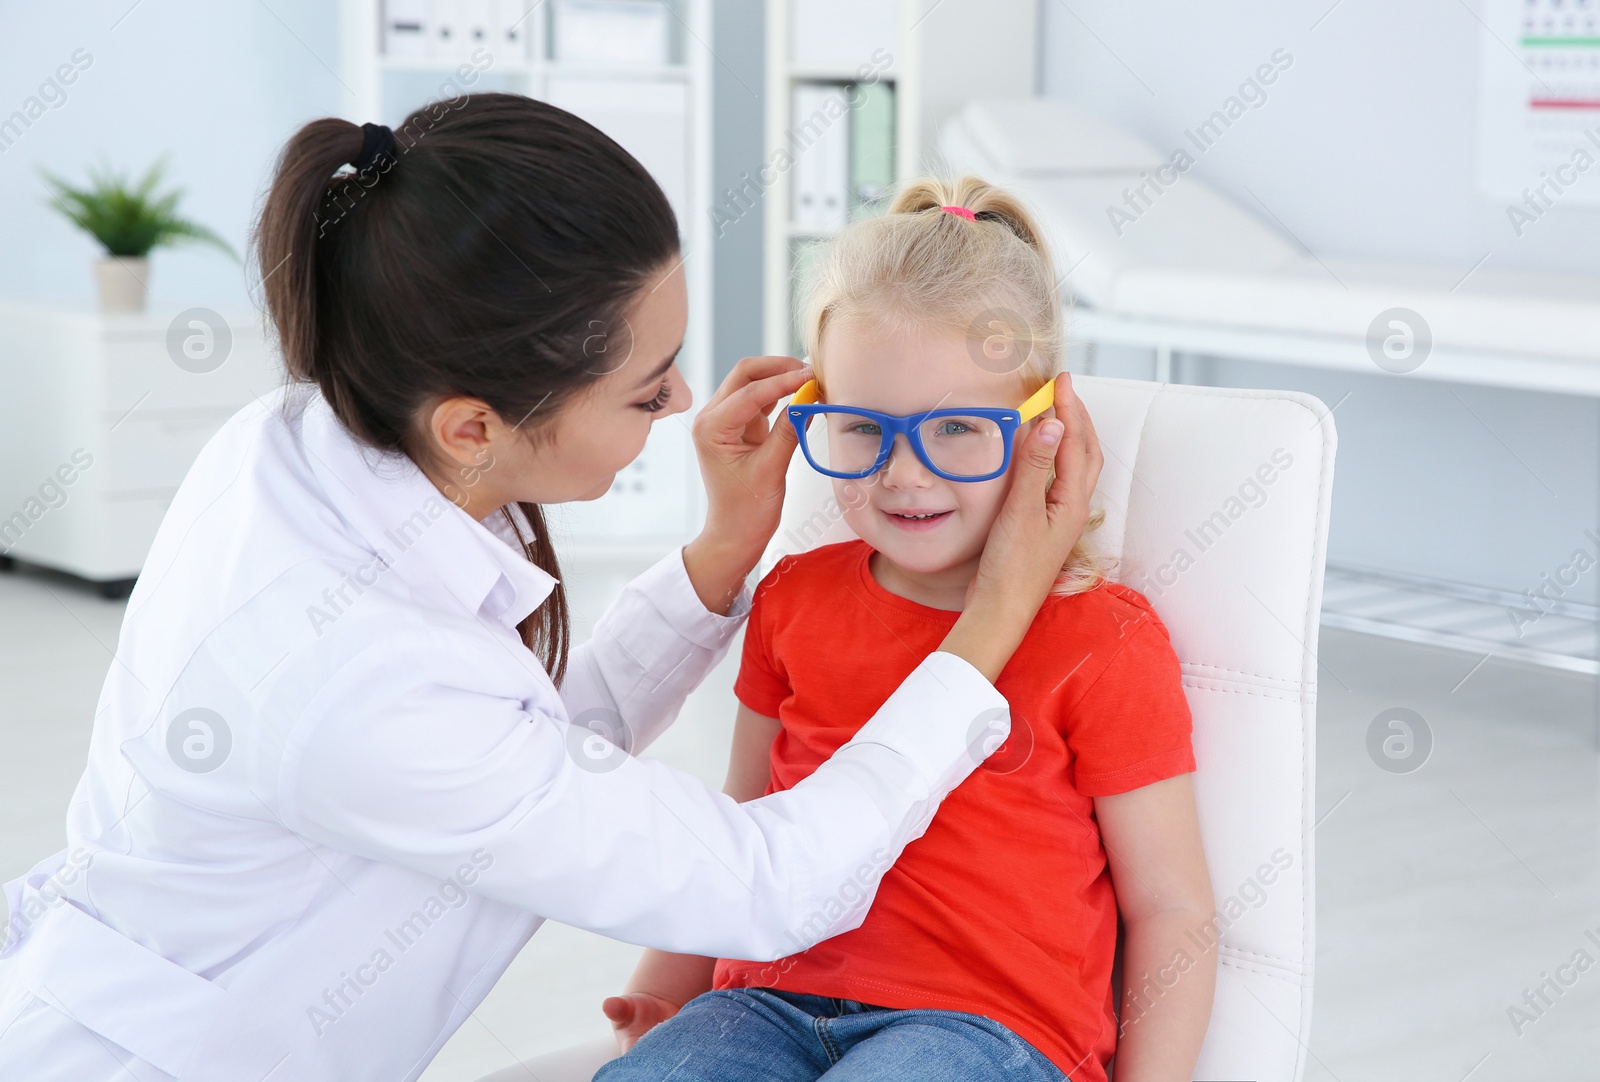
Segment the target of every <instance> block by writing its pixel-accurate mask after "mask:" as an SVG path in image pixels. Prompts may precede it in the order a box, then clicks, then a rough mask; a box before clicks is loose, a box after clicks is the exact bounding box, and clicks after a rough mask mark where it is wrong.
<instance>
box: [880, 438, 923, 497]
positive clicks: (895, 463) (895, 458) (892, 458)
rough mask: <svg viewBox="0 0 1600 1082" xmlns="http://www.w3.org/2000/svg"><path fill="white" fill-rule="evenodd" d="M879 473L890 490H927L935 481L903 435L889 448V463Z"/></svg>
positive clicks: (895, 439)
mask: <svg viewBox="0 0 1600 1082" xmlns="http://www.w3.org/2000/svg"><path fill="white" fill-rule="evenodd" d="M878 472H879V473H880V474H882V480H883V483H884V484H885V485H888V486H889V487H890V488H927V487H928V486H929V485H931V484H932V483H933V480H934V475H933V474H932V473H931V472H929V470H928V467H926V466H924V465H923V464H922V460H921V459H919V458H918V457H917V453H916V452H915V451H913V450H912V449H911V441H910V440H908V439H906V437H905V436H904V435H903V434H902V435H898V436H896V437H895V438H894V444H893V446H891V447H890V448H889V461H887V462H885V463H884V464H883V469H881V470H879V471H878Z"/></svg>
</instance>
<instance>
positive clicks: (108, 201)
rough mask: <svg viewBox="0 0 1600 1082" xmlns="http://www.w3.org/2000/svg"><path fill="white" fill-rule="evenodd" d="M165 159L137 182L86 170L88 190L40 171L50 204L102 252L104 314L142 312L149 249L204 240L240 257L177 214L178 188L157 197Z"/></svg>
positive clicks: (99, 277) (99, 275) (99, 279)
mask: <svg viewBox="0 0 1600 1082" xmlns="http://www.w3.org/2000/svg"><path fill="white" fill-rule="evenodd" d="M165 164H166V162H165V158H163V159H162V160H160V161H157V162H156V164H154V165H152V166H151V167H150V171H149V172H148V173H146V174H145V175H144V177H143V178H142V179H140V180H139V181H137V182H130V181H129V180H128V179H127V178H126V177H125V176H123V175H122V174H119V173H114V172H112V171H111V170H110V169H109V168H106V167H102V168H100V169H98V170H96V169H91V170H90V172H89V181H90V184H89V187H87V188H78V187H74V186H73V185H71V184H68V183H67V182H66V181H64V180H62V179H61V178H60V177H57V176H54V175H53V174H51V173H49V172H47V171H45V170H43V169H41V170H40V171H39V172H40V173H41V174H42V175H43V177H44V182H45V187H46V188H47V189H49V191H50V200H49V203H50V205H51V206H53V207H55V208H56V209H57V210H59V211H61V213H63V214H65V215H66V216H67V217H68V218H70V219H72V221H73V222H74V223H75V224H77V225H78V226H80V227H81V228H82V229H83V230H84V231H85V232H87V233H88V234H89V235H90V236H92V237H94V239H95V240H97V241H99V242H100V244H101V246H102V247H103V248H104V249H105V253H106V254H105V255H104V256H103V257H101V258H100V259H98V260H96V262H95V268H94V269H95V280H96V284H97V285H98V286H99V294H100V310H101V311H102V312H142V311H144V306H145V298H146V296H147V294H148V283H149V280H150V259H149V255H150V250H151V249H152V248H156V247H159V246H161V245H164V244H176V243H179V242H181V241H203V242H205V243H207V244H214V245H216V246H217V247H219V248H221V249H222V250H223V251H225V252H227V253H228V254H229V255H230V256H232V257H233V258H234V260H235V261H236V262H237V261H238V260H239V256H238V254H237V253H236V252H234V250H233V248H232V247H230V246H229V244H228V242H227V241H225V240H223V239H222V238H221V237H219V236H218V235H217V234H216V233H214V232H212V231H211V230H209V229H207V228H206V227H205V226H203V225H197V224H195V223H194V222H191V221H188V220H187V219H184V218H181V217H179V216H178V214H177V206H178V200H179V199H180V198H181V197H182V195H183V190H182V189H174V190H172V191H169V192H165V193H163V194H157V193H156V190H155V188H156V185H157V184H158V183H160V180H161V173H162V171H163V169H164V168H165Z"/></svg>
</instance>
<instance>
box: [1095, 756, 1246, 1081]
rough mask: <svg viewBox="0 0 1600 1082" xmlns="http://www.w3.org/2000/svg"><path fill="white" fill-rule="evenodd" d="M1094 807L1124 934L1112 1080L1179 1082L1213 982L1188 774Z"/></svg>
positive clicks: (1202, 865)
mask: <svg viewBox="0 0 1600 1082" xmlns="http://www.w3.org/2000/svg"><path fill="white" fill-rule="evenodd" d="M1094 810H1095V818H1097V819H1098V820H1099V821H1100V837H1101V841H1102V843H1103V844H1104V845H1105V850H1106V855H1107V857H1108V858H1109V861H1110V865H1111V880H1112V884H1113V886H1114V887H1115V888H1116V892H1117V907H1118V909H1119V910H1120V911H1121V913H1122V920H1123V925H1124V927H1125V939H1124V942H1123V956H1122V1020H1121V1024H1120V1026H1119V1027H1118V1040H1117V1058H1116V1075H1117V1082H1188V1080H1189V1079H1191V1078H1193V1077H1194V1067H1195V1062H1196V1061H1197V1060H1198V1059H1199V1058H1200V1044H1201V1041H1202V1040H1203V1039H1204V1038H1205V1033H1206V1024H1207V1023H1208V1022H1209V1021H1210V1019H1211V996H1212V992H1213V990H1214V989H1215V987H1216V979H1217V952H1216V930H1215V928H1213V927H1212V925H1211V919H1212V916H1213V913H1214V910H1213V900H1212V896H1211V877H1210V875H1209V873H1207V871H1206V862H1205V854H1204V853H1203V852H1202V850H1201V846H1200V824H1199V820H1198V817H1197V816H1196V814H1195V804H1194V789H1193V786H1192V785H1191V784H1190V775H1188V774H1180V775H1178V776H1177V777H1173V778H1166V779H1164V780H1162V781H1158V782H1154V783H1152V784H1150V785H1146V786H1142V787H1141V788H1138V789H1134V790H1132V791H1131V792H1127V793H1118V794H1116V795H1114V796H1103V797H1095V800H1094ZM1201 944H1207V946H1205V948H1204V949H1201Z"/></svg>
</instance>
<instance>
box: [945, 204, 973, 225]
mask: <svg viewBox="0 0 1600 1082" xmlns="http://www.w3.org/2000/svg"><path fill="white" fill-rule="evenodd" d="M939 209H940V210H948V211H949V212H950V213H951V214H959V215H960V216H961V217H963V218H965V219H966V220H967V221H969V222H975V221H977V220H978V216H977V215H976V214H974V213H972V211H970V210H968V209H967V208H966V207H940V208H939Z"/></svg>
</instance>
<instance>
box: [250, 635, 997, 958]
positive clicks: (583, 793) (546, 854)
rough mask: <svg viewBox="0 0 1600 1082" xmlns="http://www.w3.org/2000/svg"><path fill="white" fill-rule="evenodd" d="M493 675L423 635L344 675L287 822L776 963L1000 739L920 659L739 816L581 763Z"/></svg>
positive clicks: (295, 761)
mask: <svg viewBox="0 0 1600 1082" xmlns="http://www.w3.org/2000/svg"><path fill="white" fill-rule="evenodd" d="M397 640H398V641H397ZM496 653H498V651H495V650H489V651H485V650H483V649H481V645H478V644H475V643H472V642H470V641H467V639H466V638H465V637H464V636H462V637H458V638H456V639H454V640H453V639H452V633H451V631H450V630H449V629H448V628H433V629H429V630H428V631H427V632H423V631H421V630H411V631H407V632H405V633H404V634H403V635H399V636H391V637H389V638H388V639H386V640H385V641H384V642H383V645H382V648H381V649H378V648H374V649H370V650H365V651H362V652H361V653H360V655H359V656H357V657H355V658H352V659H350V660H348V661H346V662H344V663H342V664H340V665H339V666H338V667H337V669H336V670H333V672H332V674H331V676H330V677H329V678H328V679H327V681H326V683H325V684H323V685H322V686H321V687H319V688H318V689H317V690H316V693H315V694H314V696H313V697H312V698H311V699H310V701H309V702H308V703H307V704H306V709H305V710H303V711H302V712H301V716H300V719H299V721H298V724H297V726H296V729H295V734H294V737H293V739H292V740H291V741H290V742H289V744H288V746H287V747H286V749H285V754H284V757H283V761H282V766H281V769H280V771H279V777H278V779H277V784H276V789H275V792H274V803H275V805H276V807H277V809H278V814H279V815H280V816H281V821H282V822H283V823H284V824H285V825H286V826H288V827H289V828H290V829H291V830H293V831H295V832H296V833H298V834H300V835H301V836H302V837H303V838H304V839H307V840H309V841H312V842H317V843H320V844H322V845H325V846H327V847H329V848H330V849H332V850H334V851H342V852H347V853H354V854H357V855H360V856H365V857H368V858H370V859H374V860H381V861H385V862H389V863H395V864H400V865H405V866H408V867H411V868H414V869H416V870H418V871H420V872H423V873H425V874H429V875H437V876H439V877H440V878H448V877H449V876H450V875H452V874H453V872H454V871H455V869H457V868H458V867H459V866H460V865H461V864H462V863H463V862H464V861H466V860H468V859H469V857H471V856H472V855H473V854H478V857H477V863H478V864H480V865H484V864H487V867H486V869H485V870H484V871H483V872H482V873H481V874H480V876H479V878H478V880H477V882H476V884H475V886H474V888H473V889H474V890H476V891H478V892H479V893H481V894H483V895H485V896H488V897H491V898H493V899H496V900H498V901H501V902H505V903H509V904H512V905H515V906H518V907H520V908H523V909H527V910H530V911H532V912H534V913H537V914H540V915H542V916H545V917H550V918H553V919H556V920H560V921H563V922H565V923H568V924H572V925H575V926H577V927H581V928H587V929H590V930H592V931H596V932H599V933H601V934H603V935H607V936H610V937H612V938H615V939H621V940H625V941H627V942H631V943H637V944H640V945H645V946H652V947H659V948H662V949H665V950H671V951H681V952H692V953H696V954H704V955H716V956H725V957H737V958H748V959H773V958H780V957H783V956H786V955H789V954H793V953H795V952H796V951H800V950H804V949H806V948H807V947H809V946H811V945H812V944H814V943H816V942H818V941H820V940H822V939H825V938H827V937H829V936H832V935H836V934H838V933H840V932H843V931H847V930H849V929H851V928H854V927H856V926H858V925H859V924H860V922H861V920H862V918H863V917H864V916H865V913H866V909H867V906H868V905H869V903H870V901H871V899H872V896H873V894H874V893H875V891H876V889H877V886H878V882H879V880H880V878H881V876H882V875H883V873H884V871H886V870H887V869H888V867H889V866H890V864H892V863H893V861H894V860H895V858H897V857H898V856H899V854H900V852H901V850H902V849H903V848H904V847H905V845H906V844H907V843H908V842H910V841H911V840H913V839H914V838H917V837H919V836H920V835H921V834H922V833H923V831H924V830H926V828H927V825H928V822H929V821H930V820H931V818H932V815H933V813H934V810H935V809H936V807H937V805H938V803H939V801H940V800H941V799H943V797H944V796H945V795H946V794H947V793H948V792H949V791H950V790H951V789H952V788H954V786H955V785H956V784H958V783H959V782H960V781H961V780H962V779H963V778H965V777H966V776H967V775H968V774H969V773H970V772H971V771H972V770H973V769H974V768H975V767H976V766H977V764H978V762H979V760H980V758H981V757H982V755H984V754H986V753H987V752H988V751H990V750H992V749H993V747H995V746H996V745H997V744H998V739H997V738H1003V737H1004V735H1005V733H1006V732H1007V731H1008V728H1009V713H1008V712H1007V709H1006V702H1005V699H1004V697H1003V696H1001V695H1000V694H999V693H998V692H997V691H996V690H995V689H994V687H993V685H991V684H990V683H989V682H988V681H987V680H986V679H984V677H983V675H982V674H981V673H979V672H978V671H977V670H976V669H974V668H973V667H972V666H971V665H970V664H968V663H967V662H966V661H964V660H962V659H961V658H958V657H956V656H955V655H953V654H948V653H943V652H935V653H933V654H930V655H929V656H928V657H927V658H926V659H924V660H923V662H922V663H921V664H920V665H918V667H917V668H916V669H915V670H914V671H913V672H912V673H911V675H910V676H909V677H907V679H906V681H905V682H904V683H903V684H902V685H901V686H900V687H899V688H898V689H897V690H896V691H895V692H894V694H893V695H891V696H890V698H889V699H888V701H887V702H885V703H884V705H883V706H882V707H881V708H880V709H879V711H878V712H877V713H876V714H875V715H874V716H873V717H872V718H871V719H869V720H868V722H867V723H866V724H865V725H864V726H862V728H861V729H860V731H859V732H858V733H857V734H856V736H855V737H854V739H852V740H851V741H850V742H849V743H847V744H846V745H845V746H844V747H842V748H841V749H840V750H839V751H838V752H837V753H836V754H835V755H834V756H833V758H832V759H830V760H829V761H827V762H826V763H824V764H822V766H820V767H819V768H818V769H817V770H816V771H815V772H814V773H813V774H812V775H811V776H810V777H808V778H806V779H805V780H803V781H801V782H800V783H799V784H798V785H796V786H794V787H793V788H791V789H788V790H785V791H783V792H781V793H774V794H772V795H770V796H767V797H763V798H762V799H760V800H755V801H751V802H749V803H745V804H740V803H737V802H736V801H734V800H733V799H732V798H730V797H728V796H726V795H724V794H721V793H718V792H716V791H714V790H712V789H710V788H708V787H707V786H706V785H705V784H704V783H703V782H701V781H700V780H699V779H697V778H696V777H694V776H693V775H691V774H688V773H686V772H683V771H680V770H677V769H674V768H672V767H670V766H668V765H666V764H664V763H661V762H658V761H654V760H649V759H639V758H635V757H633V756H629V755H625V754H621V753H620V752H619V753H616V754H614V755H608V754H604V751H605V745H600V747H599V748H598V750H599V751H600V752H601V753H602V754H598V755H596V754H593V753H594V752H595V751H596V750H597V749H596V748H595V746H594V742H595V740H596V737H595V734H594V733H593V732H591V731H590V730H588V729H586V728H583V727H581V726H577V725H573V724H571V723H570V722H569V721H568V720H567V719H566V717H565V715H564V709H563V704H562V703H561V702H560V701H559V700H555V699H553V698H552V699H551V701H549V702H545V703H532V704H529V703H527V702H525V701H522V700H519V699H517V698H514V697H510V696H504V695H497V694H495V693H494V692H493V689H494V688H495V687H496V681H497V680H503V679H504V678H505V673H506V670H507V667H506V666H505V665H504V664H503V662H502V663H500V664H498V665H496V664H495V660H496V659H495V658H494V657H493V655H494V654H496ZM441 658H445V659H449V661H450V665H449V667H448V669H445V668H444V667H443V666H442V665H441V661H440V659H441ZM442 671H443V672H448V673H449V676H448V677H443V676H441V675H440V674H441V672H442ZM485 689H488V690H485Z"/></svg>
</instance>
